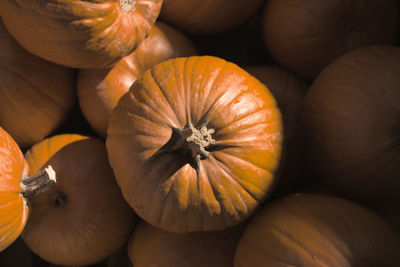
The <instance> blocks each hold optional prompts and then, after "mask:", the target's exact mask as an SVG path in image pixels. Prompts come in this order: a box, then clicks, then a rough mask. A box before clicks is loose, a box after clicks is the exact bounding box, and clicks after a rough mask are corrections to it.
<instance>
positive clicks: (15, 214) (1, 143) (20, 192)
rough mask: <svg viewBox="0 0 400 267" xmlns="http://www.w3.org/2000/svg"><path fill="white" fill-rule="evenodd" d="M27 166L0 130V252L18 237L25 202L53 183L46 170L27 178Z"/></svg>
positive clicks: (52, 173) (11, 141)
mask: <svg viewBox="0 0 400 267" xmlns="http://www.w3.org/2000/svg"><path fill="white" fill-rule="evenodd" d="M27 172H28V166H27V164H26V162H25V160H24V156H23V155H22V152H21V150H20V149H19V147H18V145H17V143H16V142H15V141H14V139H13V138H12V137H11V136H10V135H9V134H8V133H7V132H6V131H5V130H4V129H3V128H1V127H0V251H3V250H4V249H5V248H7V247H8V246H9V245H10V244H11V243H13V242H14V241H15V240H16V239H17V237H18V236H19V235H20V234H21V232H22V230H23V229H24V227H25V224H26V221H27V219H28V213H29V207H28V203H27V202H28V200H30V199H31V198H32V197H34V196H35V195H36V194H38V193H41V192H42V191H44V190H46V189H48V188H49V187H50V186H51V185H53V184H54V183H55V174H54V172H52V169H51V168H49V169H47V171H45V172H40V173H38V174H37V175H36V176H33V177H31V179H29V178H28V177H27Z"/></svg>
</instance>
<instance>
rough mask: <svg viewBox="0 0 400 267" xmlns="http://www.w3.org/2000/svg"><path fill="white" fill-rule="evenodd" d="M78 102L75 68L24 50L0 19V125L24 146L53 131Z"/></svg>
mask: <svg viewBox="0 0 400 267" xmlns="http://www.w3.org/2000/svg"><path fill="white" fill-rule="evenodd" d="M74 103H75V72H74V71H73V70H72V69H68V68H65V67H62V66H59V65H56V64H53V63H50V62H47V61H45V60H43V59H41V58H38V57H36V56H34V55H31V54H29V53H28V52H27V51H25V50H24V49H23V48H22V47H21V46H20V45H19V44H18V43H17V42H16V41H15V40H14V39H13V38H12V37H11V35H10V34H9V33H8V32H7V30H6V28H5V27H4V25H3V24H2V22H1V19H0V125H1V127H3V128H4V129H5V130H6V131H7V132H8V133H9V134H10V135H11V136H12V137H13V138H14V139H15V141H16V142H17V143H18V145H19V146H20V147H21V148H26V147H29V146H31V145H33V144H35V143H36V142H39V141H40V140H42V139H43V138H45V137H46V136H47V135H48V134H50V133H51V132H52V131H54V130H55V129H56V128H57V127H58V126H59V125H60V124H61V122H62V121H63V120H64V119H65V118H66V117H67V115H68V114H69V112H70V111H71V109H72V107H73V105H74Z"/></svg>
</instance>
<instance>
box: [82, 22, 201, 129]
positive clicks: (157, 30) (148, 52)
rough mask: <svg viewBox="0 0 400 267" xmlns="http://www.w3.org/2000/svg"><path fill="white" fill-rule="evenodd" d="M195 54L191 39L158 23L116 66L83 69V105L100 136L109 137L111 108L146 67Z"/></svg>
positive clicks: (86, 116)
mask: <svg viewBox="0 0 400 267" xmlns="http://www.w3.org/2000/svg"><path fill="white" fill-rule="evenodd" d="M195 54H196V49H195V48H194V46H193V45H192V43H191V42H190V40H189V39H187V38H186V37H185V36H184V35H183V34H181V33H180V32H179V31H177V30H175V29H173V28H171V27H169V26H168V25H166V24H163V23H160V22H157V23H156V26H153V28H152V31H151V32H150V36H149V37H148V38H147V39H146V40H144V41H143V43H142V44H141V45H140V46H139V47H138V48H137V49H136V50H135V51H134V52H133V53H131V54H130V55H129V56H126V57H124V58H123V59H122V60H120V61H119V62H118V63H117V64H116V65H115V66H114V67H113V68H111V69H104V70H97V69H82V70H80V71H79V76H78V88H77V89H78V97H79V105H80V107H81V110H82V112H83V114H84V116H85V118H86V119H87V120H88V121H89V123H90V125H91V126H92V128H93V129H94V130H95V131H96V132H97V133H98V134H99V135H100V136H102V137H105V136H106V132H107V126H108V121H109V118H110V114H111V111H112V110H113V109H114V107H115V106H116V105H117V102H118V100H119V98H120V97H121V96H122V95H123V94H125V93H126V92H128V90H129V87H131V85H132V84H133V82H134V81H135V80H136V79H137V78H138V77H139V76H140V75H141V74H142V73H143V72H144V71H145V70H147V69H148V68H150V67H152V66H154V65H156V64H158V63H161V62H162V61H165V60H167V59H169V58H174V57H182V56H191V55H195Z"/></svg>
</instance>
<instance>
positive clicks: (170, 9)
mask: <svg viewBox="0 0 400 267" xmlns="http://www.w3.org/2000/svg"><path fill="white" fill-rule="evenodd" d="M262 3H263V0H229V1H226V0H190V1H188V0H164V1H163V4H162V9H161V13H160V19H162V20H164V21H166V22H168V23H170V24H172V25H174V26H176V27H178V28H179V29H183V30H184V31H185V32H189V33H193V34H216V33H220V32H223V31H226V30H229V29H232V28H234V27H236V26H238V25H239V24H241V23H243V22H244V21H245V20H246V19H247V18H249V17H250V16H251V15H253V14H254V13H255V12H256V11H257V9H258V8H259V7H260V6H261V4H262Z"/></svg>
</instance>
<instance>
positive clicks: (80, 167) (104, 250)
mask: <svg viewBox="0 0 400 267" xmlns="http://www.w3.org/2000/svg"><path fill="white" fill-rule="evenodd" d="M25 158H26V161H27V163H28V165H29V167H30V172H33V173H34V172H36V171H37V170H39V169H41V168H42V166H43V164H44V163H46V162H48V163H50V164H51V165H52V166H53V167H54V169H55V171H56V172H57V176H58V182H57V184H56V185H55V186H53V188H51V189H50V190H49V191H47V192H45V193H42V194H41V195H40V196H37V197H36V198H34V199H32V200H31V202H30V205H31V213H30V217H29V221H28V223H27V225H26V227H25V230H24V232H23V234H22V237H23V239H24V241H25V242H26V244H27V245H28V247H29V248H30V249H31V250H32V251H33V252H34V253H35V254H37V255H39V256H40V257H41V258H43V259H45V260H46V261H48V262H51V263H54V264H60V265H73V266H83V265H89V264H93V263H96V262H100V261H102V260H104V259H106V258H107V257H108V256H109V255H110V254H112V253H113V252H114V251H116V250H117V249H118V248H119V247H121V246H122V245H123V244H124V242H125V241H126V240H127V239H128V237H129V233H130V231H131V229H132V226H133V213H132V210H131V209H130V208H129V206H128V205H127V204H126V202H125V201H124V199H123V198H122V195H121V192H120V190H119V188H118V185H117V184H116V182H115V179H114V176H113V173H112V170H111V168H110V166H109V164H108V161H107V154H106V151H105V146H104V143H103V142H101V141H100V140H97V139H95V138H88V137H85V136H81V135H76V134H73V135H72V134H61V135H56V136H53V137H51V138H48V139H45V140H43V141H42V142H40V143H38V144H36V145H35V146H33V147H32V148H31V149H30V150H29V151H28V152H27V153H26V155H25Z"/></svg>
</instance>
